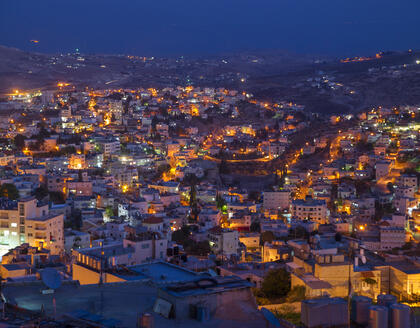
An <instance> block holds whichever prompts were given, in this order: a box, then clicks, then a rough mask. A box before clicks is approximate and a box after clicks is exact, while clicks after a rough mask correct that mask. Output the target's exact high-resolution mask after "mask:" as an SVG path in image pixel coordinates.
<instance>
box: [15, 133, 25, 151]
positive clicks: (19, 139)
mask: <svg viewBox="0 0 420 328" xmlns="http://www.w3.org/2000/svg"><path fill="white" fill-rule="evenodd" d="M25 140H26V137H25V136H24V135H21V134H17V135H16V136H15V138H14V139H13V143H14V144H15V146H16V148H17V149H19V150H22V149H23V148H24V147H25Z"/></svg>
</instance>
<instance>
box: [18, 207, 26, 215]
mask: <svg viewBox="0 0 420 328" xmlns="http://www.w3.org/2000/svg"><path fill="white" fill-rule="evenodd" d="M19 215H20V216H24V215H25V204H19Z"/></svg>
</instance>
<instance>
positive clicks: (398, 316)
mask: <svg viewBox="0 0 420 328" xmlns="http://www.w3.org/2000/svg"><path fill="white" fill-rule="evenodd" d="M390 311H391V322H392V328H408V327H410V307H409V306H408V305H405V304H398V303H396V304H392V305H391V306H390Z"/></svg>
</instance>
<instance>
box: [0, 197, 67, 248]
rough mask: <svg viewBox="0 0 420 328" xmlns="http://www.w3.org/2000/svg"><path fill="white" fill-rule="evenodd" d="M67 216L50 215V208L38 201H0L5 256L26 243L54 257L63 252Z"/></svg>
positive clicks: (24, 199)
mask: <svg viewBox="0 0 420 328" xmlns="http://www.w3.org/2000/svg"><path fill="white" fill-rule="evenodd" d="M63 226H64V215H63V214H58V215H55V214H51V215H50V213H49V209H48V204H45V205H44V204H40V203H39V202H38V201H37V200H36V198H35V197H28V198H21V199H19V200H18V201H10V200H6V199H2V200H1V201H0V243H1V246H0V249H1V251H2V253H5V252H7V251H8V250H9V249H11V248H14V247H16V246H19V245H21V244H23V243H29V245H30V246H33V247H39V248H46V249H48V250H50V251H51V254H52V255H58V254H61V253H62V252H63V251H64V231H63Z"/></svg>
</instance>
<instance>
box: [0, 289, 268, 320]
mask: <svg viewBox="0 0 420 328" xmlns="http://www.w3.org/2000/svg"><path fill="white" fill-rule="evenodd" d="M44 289H47V288H46V287H45V285H44V284H43V283H42V282H41V281H36V282H25V283H7V284H5V285H4V286H3V293H4V295H5V297H6V299H7V301H8V302H11V303H12V304H13V303H14V304H17V305H18V306H19V307H22V308H25V309H28V310H32V311H40V310H41V308H42V307H43V308H44V311H45V313H46V315H49V316H51V317H53V316H54V303H55V308H56V314H57V317H61V316H63V315H65V314H69V315H73V316H75V317H81V318H86V319H87V320H92V321H96V320H97V322H100V323H101V324H103V325H106V326H108V327H115V326H116V327H135V326H136V322H137V315H138V314H140V313H145V312H147V313H150V314H151V315H152V316H153V319H154V326H155V327H187V328H190V327H191V328H193V327H206V328H215V327H243V328H259V327H263V326H264V325H265V321H264V319H263V317H262V315H261V314H260V312H259V311H258V310H257V309H256V307H255V305H252V304H251V302H246V303H245V302H235V303H234V304H232V307H230V308H229V309H226V308H223V309H218V310H217V311H216V313H214V314H213V315H212V316H211V317H210V319H209V320H208V321H204V322H199V321H196V320H193V319H187V318H185V319H175V320H173V319H166V318H164V317H162V316H161V315H159V314H156V313H154V312H153V305H154V302H155V300H156V299H157V292H158V288H157V287H155V286H152V285H151V284H150V283H147V282H142V281H133V282H120V283H109V284H103V285H98V284H95V285H83V286H81V285H79V284H77V283H75V282H63V284H62V285H61V286H60V287H59V288H58V289H57V290H55V292H54V293H53V294H42V292H41V291H42V290H44ZM237 303H238V304H237ZM232 308H235V310H234V311H233V312H232ZM115 323H117V324H115Z"/></svg>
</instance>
